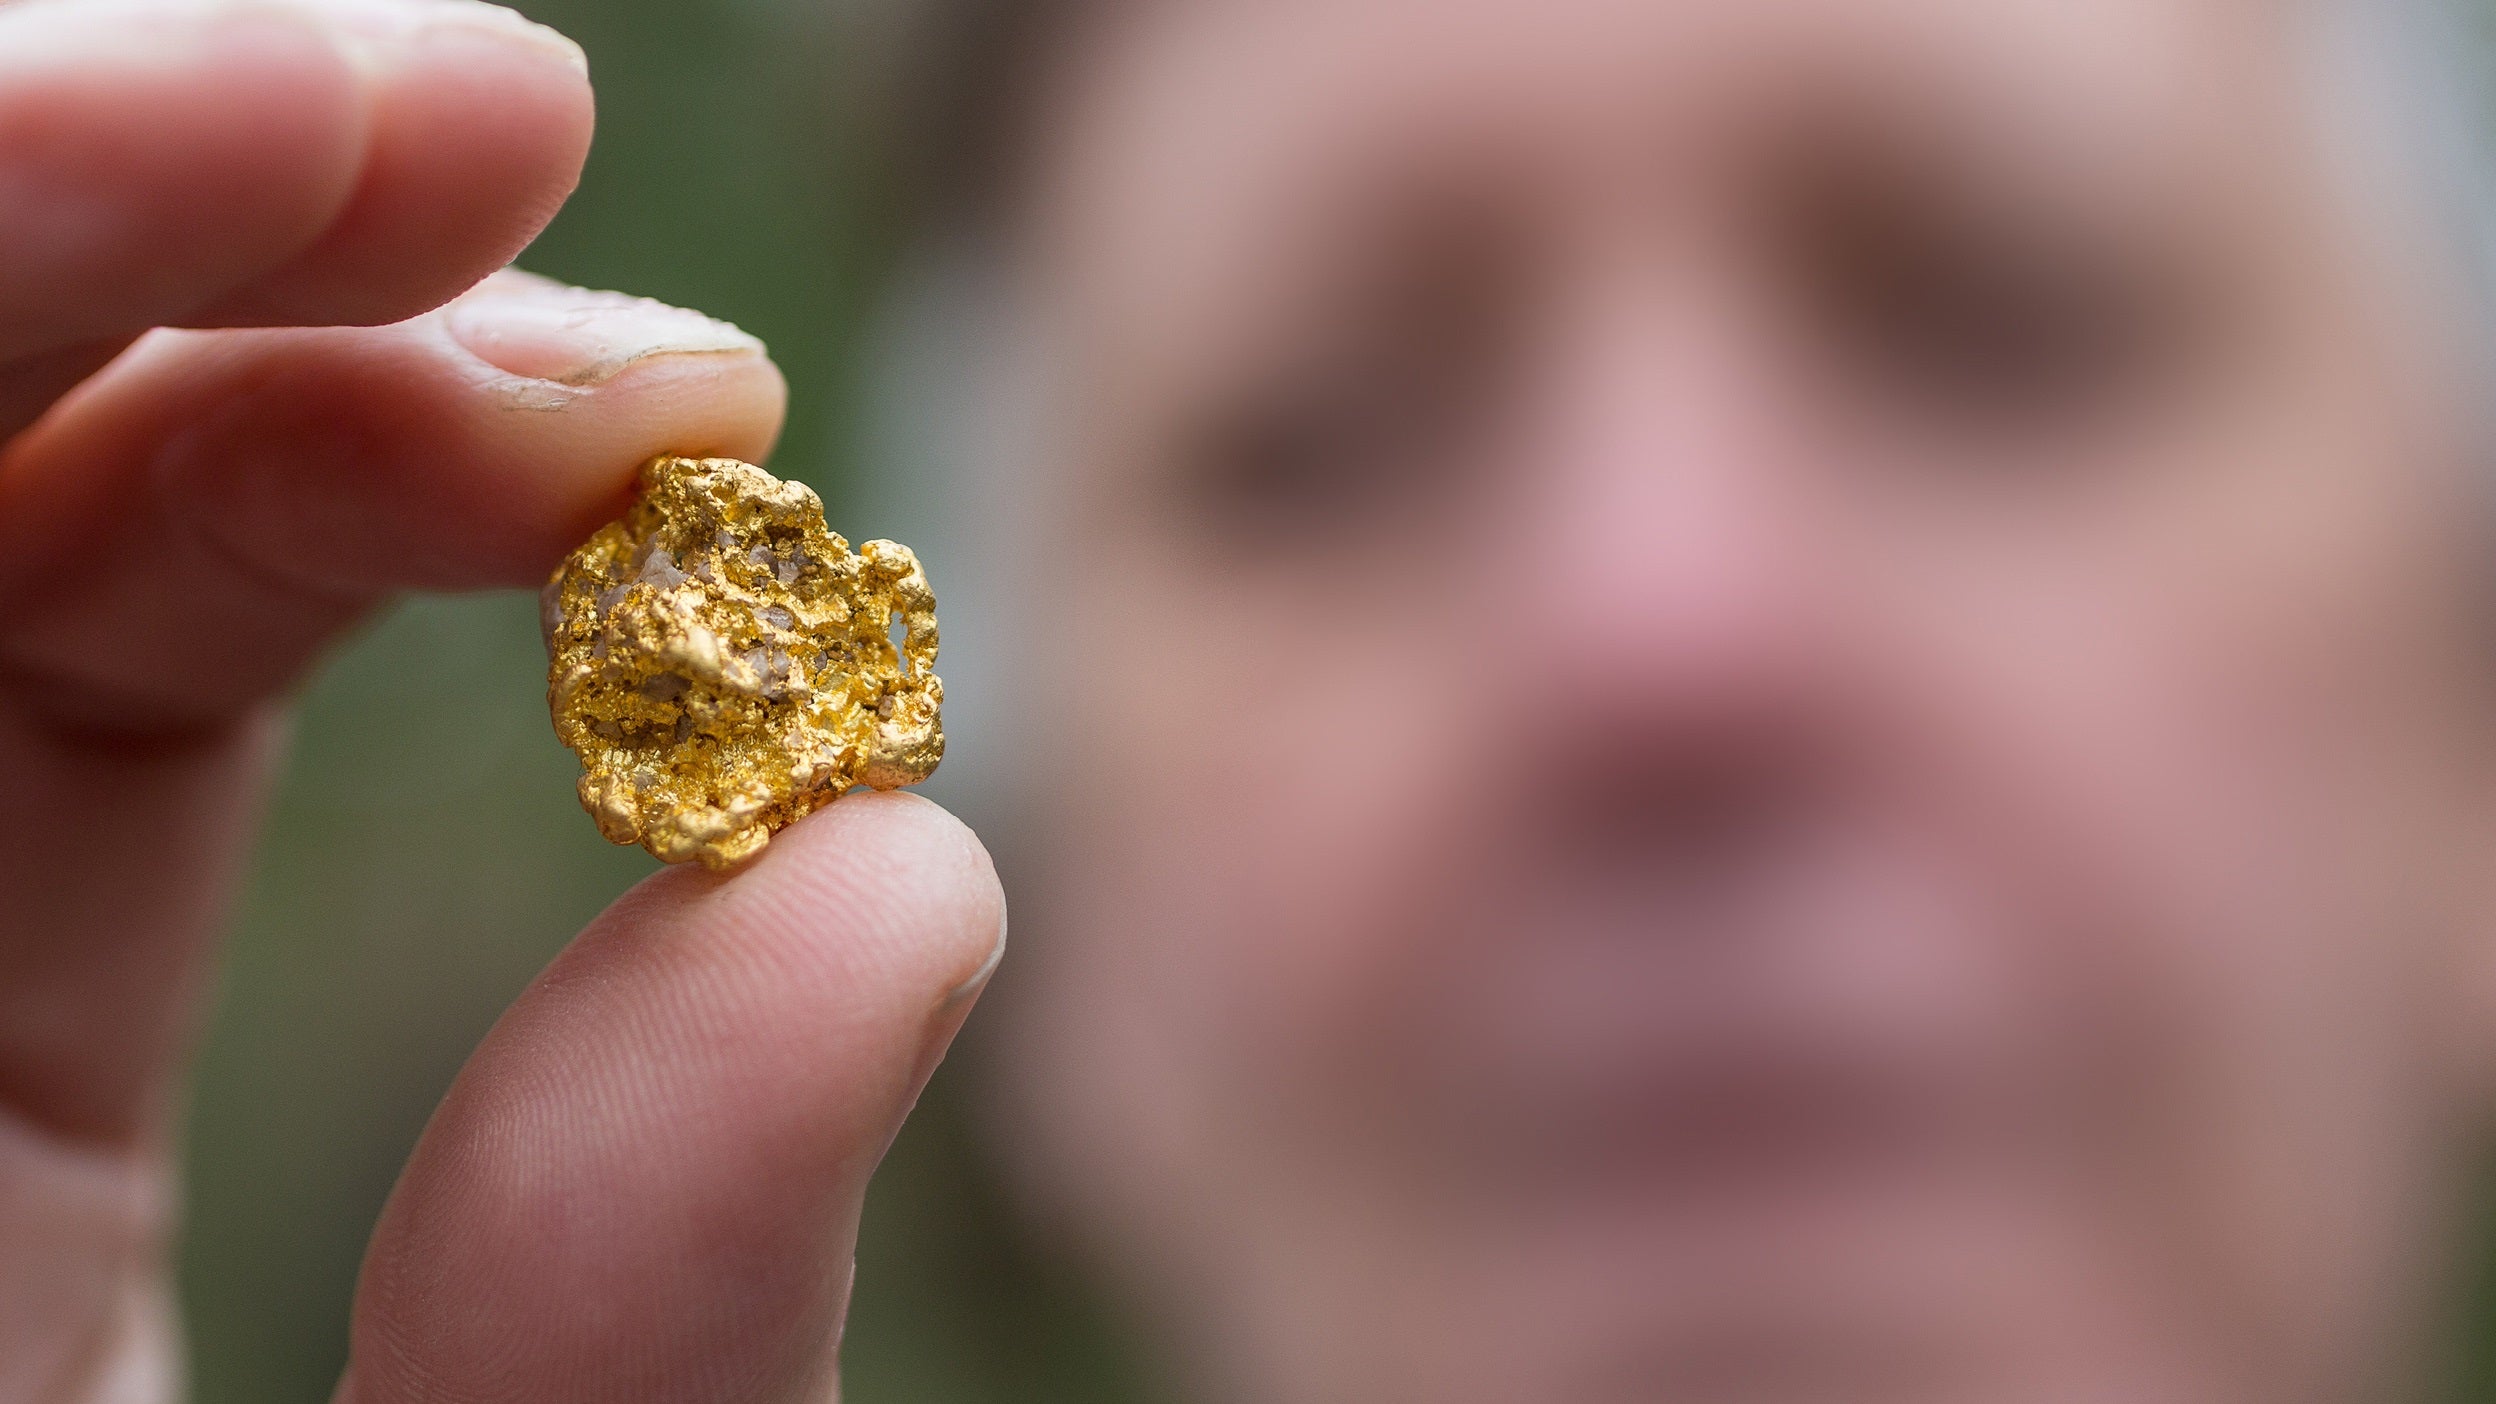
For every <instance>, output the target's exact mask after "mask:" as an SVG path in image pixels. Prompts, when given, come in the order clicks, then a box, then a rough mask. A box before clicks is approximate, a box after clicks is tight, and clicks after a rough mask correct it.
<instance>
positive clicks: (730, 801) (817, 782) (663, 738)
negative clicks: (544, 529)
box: [544, 457, 945, 869]
mask: <svg viewBox="0 0 2496 1404" xmlns="http://www.w3.org/2000/svg"><path fill="white" fill-rule="evenodd" d="M896 620H898V621H900V623H901V625H902V630H903V633H904V638H903V641H902V643H901V646H900V647H899V648H896V647H895V646H894V639H893V633H894V627H893V626H894V622H895V621H896ZM544 623H545V628H546V648H547V652H548V653H549V654H551V655H552V657H553V662H552V664H551V666H550V667H549V669H548V671H547V703H548V705H549V706H550V707H551V708H552V709H553V711H554V715H555V734H556V735H557V736H559V737H561V738H562V739H563V744H565V745H566V746H569V747H571V748H572V749H573V750H575V751H577V752H579V753H580V757H581V807H582V808H584V809H587V810H588V811H589V812H590V814H591V815H592V816H594V817H595V818H596V819H597V820H598V831H599V832H600V833H603V834H605V835H606V836H607V837H608V838H609V839H611V840H613V841H614V842H616V843H624V844H629V843H638V844H640V845H641V846H642V847H643V848H646V849H648V850H649V851H650V853H651V855H652V856H654V857H656V858H658V859H659V860H661V861H662V862H668V863H682V862H686V861H689V860H691V859H696V858H698V859H700V860H702V863H703V865H704V866H705V867H709V868H712V869H720V868H726V867H729V866H730V865H732V864H735V863H738V862H741V861H742V860H744V859H746V858H749V857H752V856H753V855H754V854H755V853H757V852H759V851H760V850H761V849H762V847H763V845H765V844H767V843H769V842H770V841H771V836H772V835H773V834H774V833H776V832H778V831H779V830H780V829H782V828H784V827H786V826H787V825H790V824H793V823H796V822H797V821H798V820H800V819H803V818H805V817H806V816H807V815H809V814H812V813H814V812H815V811H816V810H818V809H821V808H822V807H823V806H825V805H827V804H830V803H831V802H832V801H834V800H836V799H838V798H840V797H841V796H842V795H844V794H846V793H848V792H849V791H850V790H851V789H852V788H854V787H856V786H859V785H867V786H872V787H873V788H875V789H878V790H891V789H897V788H899V787H901V786H903V785H915V784H917V783H918V782H919V781H921V780H924V779H926V778H927V777H928V776H929V775H930V774H932V773H933V772H934V771H935V769H936V763H937V762H938V761H939V760H941V759H943V757H944V753H945V733H944V728H943V725H942V723H941V720H940V718H939V711H940V709H941V708H942V706H943V704H944V699H945V688H944V684H943V682H941V681H939V680H938V678H937V677H936V674H935V672H934V671H933V669H934V666H935V662H936V597H935V595H934V594H933V593H932V592H930V591H929V589H928V587H927V576H926V574H925V573H924V572H922V571H921V570H920V569H919V560H918V557H916V556H914V555H912V554H911V553H910V548H909V547H907V546H897V545H895V544H893V543H892V542H890V541H870V542H868V543H867V544H866V545H865V546H864V547H863V548H861V549H860V550H859V551H858V553H857V554H855V555H852V554H851V553H850V549H849V543H848V542H846V541H843V540H842V539H841V538H840V537H838V536H835V535H833V534H832V532H831V530H830V529H829V528H827V527H826V526H825V525H824V521H823V502H822V500H821V499H819V498H817V497H816V496H815V494H814V492H813V491H812V490H811V489H809V488H808V487H806V485H805V484H803V483H785V482H782V481H780V480H779V479H778V478H775V477H773V476H771V475H770V474H769V473H766V472H764V471H763V470H762V469H760V468H757V467H755V466H753V465H752V464H749V463H740V462H738V461H736V460H735V459H732V458H703V459H693V458H676V457H662V458H655V459H652V460H651V461H650V462H649V463H648V464H647V465H646V466H644V467H643V468H642V470H641V497H640V500H639V501H637V502H636V503H635V504H634V505H633V508H632V510H631V511H630V512H629V513H627V514H626V516H625V517H624V520H622V521H620V522H616V523H613V524H611V525H609V526H607V527H606V528H604V529H603V530H601V531H600V532H599V533H598V534H597V535H596V536H593V537H591V538H590V539H589V541H588V543H587V544H585V545H583V546H582V547H581V548H580V549H579V550H577V551H575V552H573V553H572V555H571V557H570V559H568V560H566V561H565V562H564V563H563V565H562V567H561V568H560V569H558V570H556V572H555V575H554V579H552V580H550V581H548V582H547V585H546V593H545V596H544Z"/></svg>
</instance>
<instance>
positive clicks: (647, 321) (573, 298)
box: [446, 274, 764, 386]
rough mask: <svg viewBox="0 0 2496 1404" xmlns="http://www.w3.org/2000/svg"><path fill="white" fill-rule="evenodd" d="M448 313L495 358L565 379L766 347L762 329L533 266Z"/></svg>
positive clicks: (483, 354)
mask: <svg viewBox="0 0 2496 1404" xmlns="http://www.w3.org/2000/svg"><path fill="white" fill-rule="evenodd" d="M446 315H447V317H448V322H449V327H450V332H451V335H452V336H453V337H454V338H456V339H457V340H458V341H459V343H460V344H461V345H462V346H465V347H467V348H468V351H469V353H470V354H472V355H474V356H476V357H477V358H478V359H479V360H481V361H484V362H485V363H486V364H487V365H490V366H492V367H494V368H495V369H497V370H499V371H502V372H503V373H505V374H507V375H516V376H519V377H522V378H523V379H527V380H546V381H553V382H556V383H558V384H562V385H572V386H592V385H598V384H601V383H604V382H605V381H608V380H612V379H614V378H615V377H616V376H617V375H618V374H620V373H621V372H623V371H624V370H625V369H627V368H628V367H630V366H632V365H634V364H635V363H637V362H640V361H644V360H647V359H649V358H650V357H653V356H698V355H732V354H735V355H761V354H763V350H764V348H763V343H762V342H760V341H758V340H756V339H755V338H754V337H752V336H750V335H748V334H747V333H745V332H743V331H740V330H738V329H737V328H736V327H733V326H731V325H729V324H728V323H726V322H722V321H718V320H716V319H714V318H710V317H705V316H703V315H702V314H701V313H699V312H692V311H688V310H686V309H684V308H682V307H671V306H669V305H668V304H666V303H664V302H654V301H652V300H651V299H649V298H646V297H627V296H625V295H624V294H622V293H608V292H585V291H582V290H580V289H578V288H569V287H564V286H562V285H561V284H558V283H553V282H549V281H547V280H545V279H542V278H536V277H533V276H530V275H526V274H502V275H498V276H497V277H496V278H495V280H494V281H492V282H490V283H488V284H487V285H486V286H485V287H484V288H482V289H480V290H478V291H477V292H475V293H472V294H470V295H469V296H468V297H466V298H464V299H462V300H460V301H459V302H456V303H454V304H452V305H451V308H450V311H449V312H448V313H447V314H446Z"/></svg>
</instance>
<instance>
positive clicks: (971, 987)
mask: <svg viewBox="0 0 2496 1404" xmlns="http://www.w3.org/2000/svg"><path fill="white" fill-rule="evenodd" d="M1005 928H1006V916H1005V913H1003V912H999V913H997V939H996V943H995V944H994V945H991V946H990V947H989V948H988V959H986V960H984V961H982V962H980V966H979V969H977V970H975V971H972V972H971V978H969V979H967V980H965V981H963V982H962V983H961V984H958V985H956V986H954V987H953V988H952V989H951V990H949V991H947V992H946V994H945V1005H946V1007H947V1008H951V1007H952V1006H954V1005H957V1004H960V1003H962V1002H963V1001H964V1000H966V999H969V998H970V997H971V996H973V995H975V994H978V993H979V992H980V991H981V990H984V989H986V988H987V987H988V977H989V976H991V975H994V974H996V973H997V967H998V966H999V965H1002V964H1004V963H1005Z"/></svg>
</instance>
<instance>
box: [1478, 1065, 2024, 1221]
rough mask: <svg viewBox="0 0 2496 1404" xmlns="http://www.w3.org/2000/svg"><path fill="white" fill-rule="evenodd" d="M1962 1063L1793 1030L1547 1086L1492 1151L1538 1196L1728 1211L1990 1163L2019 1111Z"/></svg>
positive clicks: (2012, 1143) (2013, 1142)
mask: <svg viewBox="0 0 2496 1404" xmlns="http://www.w3.org/2000/svg"><path fill="white" fill-rule="evenodd" d="M2001 1100H2002V1099H2000V1098H1998V1097H1995V1096H1992V1095H1989V1094H1988V1093H1987V1091H1986V1090H1985V1089H1984V1088H1983V1087H1981V1086H1980V1085H1978V1080H1977V1079H1975V1078H1972V1077H1969V1076H1966V1075H1964V1074H1962V1073H1960V1072H1958V1071H1956V1070H1938V1069H1924V1068H1914V1067H1903V1066H1899V1065H1898V1063H1897V1060H1896V1059H1893V1058H1885V1057H1883V1056H1881V1055H1880V1054H1878V1053H1875V1052H1872V1051H1867V1050H1846V1049H1841V1048H1833V1047H1827V1046H1817V1047H1815V1046H1812V1045H1811V1044H1809V1043H1804V1042H1800V1041H1797V1042H1794V1043H1789V1044H1787V1045H1785V1046H1770V1047H1760V1046H1749V1047H1724V1048H1714V1049H1706V1050H1693V1051H1684V1052H1682V1053H1680V1054H1679V1055H1678V1056H1675V1057H1672V1058H1670V1059H1669V1060H1661V1061H1659V1062H1645V1063H1631V1064H1628V1065H1626V1066H1620V1067H1616V1068H1614V1069H1612V1070H1610V1071H1608V1072H1604V1073H1598V1074H1597V1075H1594V1076H1580V1077H1577V1078H1573V1079H1566V1080H1557V1081H1555V1082H1553V1083H1546V1084H1544V1086H1543V1087H1542V1089H1541V1090H1540V1092H1539V1093H1538V1094H1537V1095H1536V1096H1534V1097H1533V1098H1532V1100H1531V1101H1530V1102H1523V1101H1521V1102H1518V1103H1515V1104H1512V1115H1511V1116H1509V1117H1503V1118H1500V1119H1501V1120H1503V1121H1507V1122H1508V1124H1509V1126H1510V1128H1511V1130H1510V1132H1509V1133H1506V1134H1503V1135H1501V1136H1500V1137H1499V1138H1498V1139H1499V1141H1500V1142H1501V1143H1502V1144H1501V1145H1500V1146H1499V1147H1497V1148H1493V1149H1491V1150H1490V1154H1489V1157H1488V1159H1489V1162H1490V1163H1491V1164H1493V1165H1497V1166H1501V1167H1502V1168H1503V1169H1504V1170H1505V1172H1506V1173H1507V1174H1509V1175H1511V1176H1514V1177H1516V1178H1517V1179H1519V1180H1520V1181H1521V1182H1522V1184H1521V1186H1520V1187H1527V1188H1533V1189H1538V1190H1540V1191H1541V1192H1543V1193H1552V1192H1555V1191H1556V1192H1564V1193H1566V1194H1568V1195H1571V1196H1586V1195H1593V1196H1596V1197H1599V1198H1606V1199H1609V1198H1616V1197H1620V1196H1624V1195H1628V1196H1635V1197H1637V1198H1640V1199H1645V1200H1652V1201H1661V1202H1677V1203H1687V1204H1693V1205H1700V1204H1704V1205H1709V1206H1715V1207H1718V1208H1723V1207H1730V1206H1734V1205H1738V1204H1741V1203H1744V1202H1754V1201H1793V1200H1797V1199H1800V1198H1809V1197H1825V1196H1827V1195H1830V1194H1833V1193H1837V1192H1841V1191H1844V1190H1846V1189H1847V1188H1849V1187H1855V1188H1868V1187H1870V1186H1873V1185H1877V1184H1894V1183H1898V1182H1913V1181H1917V1180H1926V1179H1931V1178H1935V1177H1939V1176H1942V1175H1944V1174H1947V1173H1950V1172H1952V1171H1953V1170H1954V1169H1957V1170H1960V1171H1963V1170H1964V1169H1965V1168H1967V1167H1969V1166H1971V1165H1973V1164H1976V1163H1988V1164H1990V1163H1998V1162H2000V1161H2001V1160H2003V1159H2004V1158H2006V1157H2007V1156H2008V1155H2009V1153H2010V1152H2011V1151H2013V1150H2014V1149H2015V1148H2016V1147H2017V1146H2018V1144H2019V1143H2020V1142H2021V1141H2022V1140H2023V1139H2024V1137H2023V1136H2022V1135H2021V1134H2017V1133H2016V1132H2015V1128H2016V1127H2017V1126H2018V1125H2019V1121H2020V1119H2019V1118H2016V1117H2014V1116H2012V1115H2010V1114H2009V1109H2008V1108H2006V1107H2004V1106H2002V1105H2000V1103H2001Z"/></svg>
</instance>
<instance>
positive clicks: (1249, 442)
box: [1178, 368, 1458, 541]
mask: <svg viewBox="0 0 2496 1404" xmlns="http://www.w3.org/2000/svg"><path fill="white" fill-rule="evenodd" d="M1407 379H1409V377H1405V376H1399V375H1394V374H1390V373H1386V372H1383V371H1380V370H1377V369H1358V368H1355V369H1346V370H1341V371H1333V372H1309V373H1303V374H1300V375H1297V376H1289V377H1283V378H1281V379H1279V380H1278V382H1277V383H1275V384H1272V385H1267V386H1262V387H1259V388H1257V389H1254V390H1251V391H1249V392H1247V393H1244V394H1242V395H1241V396H1239V397H1238V398H1237V399H1236V400H1235V401H1233V402H1232V403H1230V404H1228V405H1226V406H1224V407H1222V408H1220V409H1218V410H1216V411H1214V412H1213V413H1211V414H1209V415H1208V416H1207V417H1206V418H1205V420H1204V421H1203V422H1202V424H1201V426H1200V427H1199V428H1198V430H1197V431H1196V432H1195V433H1194V434H1193V435H1192V436H1191V438H1190V440H1189V442H1188V444H1187V446H1186V448H1185V449H1184V450H1183V461H1182V463H1181V465H1180V474H1179V483H1178V487H1179V504H1178V505H1179V508H1180V510H1181V511H1182V512H1183V513H1184V514H1185V515H1186V516H1187V517H1188V518H1189V519H1190V522H1191V524H1192V525H1193V526H1194V527H1195V528H1196V529H1198V530H1200V531H1202V532H1203V533H1205V534H1207V535H1211V536H1214V537H1218V538H1236V539H1240V540H1243V541H1246V540H1253V539H1262V538H1270V537H1271V536H1272V535H1273V534H1275V533H1292V534H1300V535H1309V534H1320V535H1322V534H1332V533H1337V532H1342V531H1345V530H1348V529H1354V528H1358V529H1363V530H1367V529H1372V528H1374V527H1375V526H1376V525H1378V524H1379V523H1381V522H1383V521H1386V520H1388V519H1390V518H1392V517H1393V516H1395V515H1396V514H1397V513H1398V512H1400V511H1405V510H1411V509H1418V508H1419V507H1421V506H1422V505H1424V499H1425V497H1426V495H1427V494H1428V493H1429V492H1430V491H1431V489H1432V487H1433V483H1434V479H1440V480H1443V479H1444V478H1445V477H1446V476H1448V475H1450V474H1451V473H1452V470H1453V465H1452V464H1450V463H1449V462H1448V461H1447V459H1448V456H1449V455H1448V446H1449V445H1451V444H1452V442H1453V441H1454V440H1455V439H1456V438H1457V437H1458V435H1457V433H1456V431H1455V428H1454V426H1453V424H1452V423H1451V422H1450V421H1451V420H1452V419H1453V418H1454V417H1455V416H1456V414H1457V411H1456V409H1455V408H1454V407H1453V406H1450V405H1448V404H1445V403H1442V402H1441V401H1440V397H1439V396H1437V395H1435V394H1432V393H1431V392H1430V391H1429V389H1428V388H1427V387H1426V386H1423V385H1416V384H1408V383H1400V382H1403V381H1405V380H1407Z"/></svg>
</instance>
